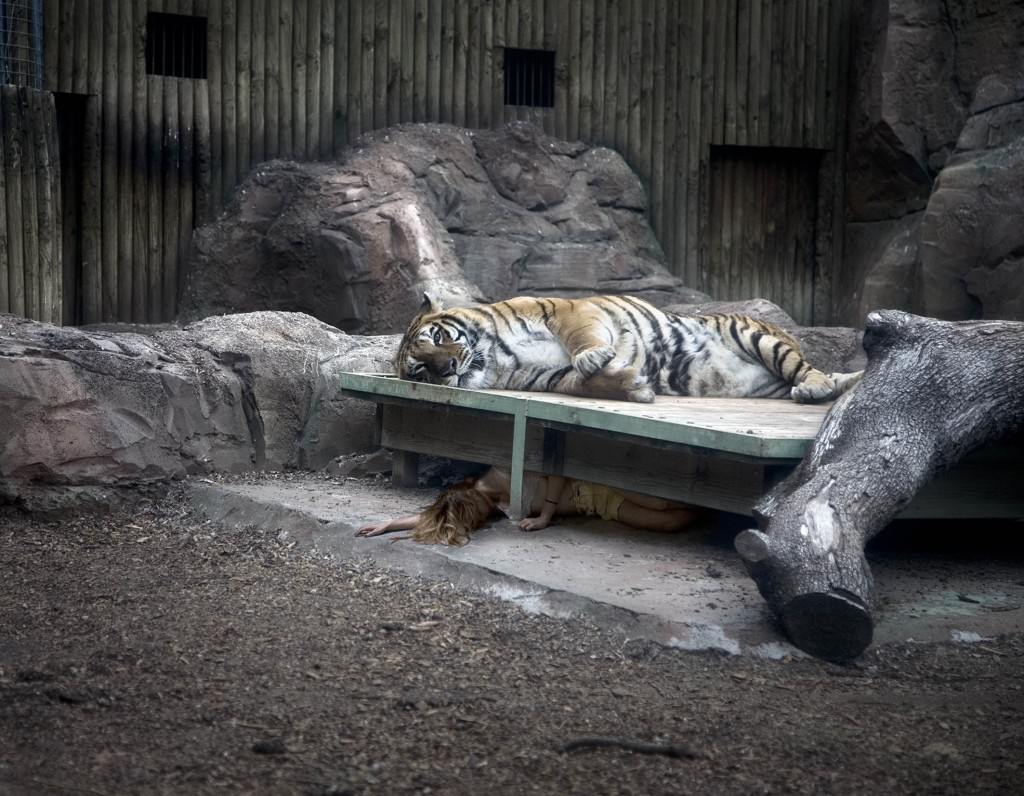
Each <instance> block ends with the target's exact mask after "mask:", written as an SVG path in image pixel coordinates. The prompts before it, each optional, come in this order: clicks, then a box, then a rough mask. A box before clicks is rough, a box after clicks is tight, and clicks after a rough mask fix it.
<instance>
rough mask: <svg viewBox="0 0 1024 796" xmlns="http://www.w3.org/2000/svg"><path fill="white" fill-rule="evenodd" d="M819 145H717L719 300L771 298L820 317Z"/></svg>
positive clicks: (712, 221)
mask: <svg viewBox="0 0 1024 796" xmlns="http://www.w3.org/2000/svg"><path fill="white" fill-rule="evenodd" d="M820 160H821V153H820V152H819V151H817V150H807V149H783V148H775V147H739V146H713V147H712V148H711V181H710V194H709V197H708V199H709V207H710V217H709V220H708V232H709V245H708V261H707V271H706V272H705V273H704V274H703V283H704V284H703V286H702V288H701V289H702V290H704V291H705V292H707V293H710V294H711V295H712V296H714V297H715V298H716V299H718V300H720V301H732V300H742V299H751V298H766V299H768V300H769V301H772V302H774V303H775V304H778V305H779V306H780V307H782V308H783V309H784V310H785V311H786V312H788V313H789V314H790V315H791V316H792V317H793V318H794V319H795V320H796V321H797V322H798V323H800V324H802V325H805V326H809V325H811V324H812V323H813V321H814V312H813V308H814V280H815V263H816V259H815V226H816V219H817V208H818V168H819V164H820Z"/></svg>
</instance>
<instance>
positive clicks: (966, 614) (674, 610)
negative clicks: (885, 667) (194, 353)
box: [190, 476, 1024, 657]
mask: <svg viewBox="0 0 1024 796" xmlns="http://www.w3.org/2000/svg"><path fill="white" fill-rule="evenodd" d="M190 494H191V497H192V500H193V501H194V502H195V504H196V505H197V506H198V507H200V508H201V509H202V510H203V511H204V512H205V513H206V514H207V516H209V517H210V519H212V520H214V521H217V522H224V523H229V524H234V525H248V524H253V525H258V526H260V527H263V528H269V529H273V530H276V531H277V532H278V533H279V534H280V535H281V537H282V538H283V539H286V540H290V541H292V542H294V543H295V544H296V545H297V546H299V547H301V548H303V549H307V550H310V551H315V552H318V553H321V554H323V555H326V556H331V557H338V558H345V559H358V558H364V557H365V558H370V559H372V560H374V561H375V562H377V563H379V564H381V565H384V566H389V567H395V568H398V569H400V570H402V571H404V572H406V573H408V574H411V575H415V576H425V577H429V578H437V579H443V580H447V581H449V582H451V583H452V584H453V585H454V586H455V587H457V588H462V589H471V590H474V591H482V592H486V593H490V594H493V595H495V596H497V597H500V598H502V599H506V600H510V601H513V602H515V603H517V604H519V605H520V606H521V607H522V608H523V609H525V610H527V611H531V612H540V613H544V614H549V615H554V616H563V617H575V616H585V617H587V618H589V619H590V620H592V621H594V622H596V623H598V624H599V625H601V626H603V627H606V628H609V629H611V630H614V631H616V632H620V633H621V634H622V635H623V636H624V637H626V638H630V639H641V640H650V641H653V642H656V643H659V644H663V645H667V646H674V647H680V648H686V649H720V650H723V651H726V652H729V653H741V652H749V653H752V654H757V655H763V656H768V657H779V656H783V655H786V654H792V655H799V654H800V653H799V652H798V651H796V650H795V648H793V647H792V646H791V645H789V644H788V643H787V642H786V641H785V639H784V638H783V636H782V635H781V634H780V632H779V630H778V628H777V627H776V625H775V623H774V622H773V619H772V617H771V615H770V614H769V612H768V610H767V608H766V607H765V604H764V602H763V600H762V599H761V597H760V595H759V594H758V593H757V590H756V588H755V587H754V585H753V582H752V581H751V580H750V579H749V578H748V577H747V575H746V572H745V571H744V569H743V567H742V565H741V564H740V562H739V560H738V559H737V557H736V556H735V554H734V553H733V551H732V547H731V533H729V532H725V531H723V530H722V529H721V528H720V527H717V526H715V525H713V520H709V522H708V523H706V524H705V525H704V526H700V527H698V528H696V529H694V530H692V531H689V532H686V533H682V534H670V535H664V534H654V533H648V532H643V531H635V530H632V529H630V528H627V527H625V526H623V525H620V524H618V523H612V522H607V521H604V520H598V519H592V518H586V519H585V518H572V519H570V520H566V521H564V522H563V523H562V524H560V525H558V526H553V527H550V528H547V529H545V530H544V531H540V532H537V533H531V534H525V533H523V532H521V531H519V529H518V528H517V527H516V526H515V525H514V524H513V523H511V522H509V521H507V520H501V521H496V522H494V523H493V524H492V525H490V526H488V527H487V528H485V529H483V530H481V531H479V532H478V533H477V534H476V535H475V537H474V538H473V540H472V541H471V542H470V543H469V544H468V545H466V546H465V547H461V548H451V547H444V546H424V545H418V544H415V543H413V542H411V541H408V540H396V539H395V538H394V537H387V536H385V537H378V538H374V539H362V538H356V537H354V535H353V533H354V530H355V529H356V528H358V527H359V526H361V525H364V524H366V523H369V522H373V521H377V520H382V519H388V518H390V517H394V516H398V515H401V514H409V513H413V512H415V511H417V510H419V509H420V508H421V507H422V506H423V505H425V504H426V503H428V502H429V501H430V500H431V499H432V498H433V496H434V495H435V494H436V492H434V491H431V490H416V489H400V488H397V487H393V486H391V485H390V484H389V483H387V482H382V481H371V480H362V479H348V480H345V481H343V482H342V481H339V482H332V481H328V480H323V479H320V478H316V477H309V478H303V477H294V476H289V477H288V478H287V479H280V478H273V477H268V478H265V479H257V480H253V479H249V480H246V481H235V482H231V481H225V482H214V481H209V480H205V479H201V480H197V481H194V482H192V484H191V485H190ZM870 560H871V565H872V569H873V571H874V574H875V580H876V584H877V587H878V595H879V606H878V612H877V617H878V623H877V625H876V629H875V643H876V644H884V643H886V642H888V641H905V640H907V639H914V640H917V641H922V642H924V641H937V640H950V639H951V638H952V639H954V640H961V641H980V640H983V639H984V638H985V637H989V636H992V635H996V634H998V633H1005V632H1019V631H1021V630H1024V566H1022V563H1021V561H1020V559H1019V558H1014V557H1012V556H1011V557H1009V558H1006V557H999V556H996V555H993V556H988V557H974V558H972V559H971V560H958V558H957V557H956V556H951V555H950V554H949V553H936V552H931V553H927V552H926V553H919V552H913V553H910V552H906V551H903V552H893V551H881V552H879V553H876V554H873V555H871V556H870Z"/></svg>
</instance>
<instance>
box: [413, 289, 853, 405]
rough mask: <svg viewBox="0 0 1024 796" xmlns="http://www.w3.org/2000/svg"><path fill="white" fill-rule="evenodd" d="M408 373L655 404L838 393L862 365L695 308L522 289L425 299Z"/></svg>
mask: <svg viewBox="0 0 1024 796" xmlns="http://www.w3.org/2000/svg"><path fill="white" fill-rule="evenodd" d="M395 372H396V373H397V375H398V376H399V377H401V378H403V379H411V380H413V381H423V382H429V383H432V384H444V385H447V386H449V387H466V388H470V389H488V388H493V389H507V390H539V391H548V392H560V393H569V394H572V395H583V396H588V397H593V398H618V399H625V400H629V401H640V402H645V403H646V402H650V401H653V400H654V396H655V395H656V394H658V395H691V396H698V397H719V398H784V397H787V396H790V397H792V398H793V399H794V400H796V401H801V402H815V401H827V400H831V399H833V398H835V397H837V396H838V395H839V394H841V393H843V392H845V391H846V390H847V389H849V388H850V387H852V386H853V385H854V384H856V383H857V381H859V380H860V375H861V374H860V373H838V374H836V373H833V374H825V373H822V372H821V371H819V370H815V369H814V368H813V367H811V365H810V364H809V363H808V362H807V361H806V360H805V359H804V358H803V355H802V354H801V353H800V347H799V345H798V344H797V342H796V340H794V339H793V338H792V337H790V336H789V335H788V334H787V333H786V332H784V331H783V330H782V329H779V328H778V327H776V326H773V325H771V324H768V323H764V322H763V321H759V320H757V319H755V318H750V317H747V316H745V315H703V316H698V317H692V318H691V317H684V316H681V315H675V314H673V313H669V312H663V311H662V310H659V309H658V308H656V307H654V306H653V305H651V304H648V303H647V302H646V301H642V300H640V299H637V298H632V297H629V296H593V297H591V298H585V299H559V298H528V297H525V296H524V297H518V298H513V299H509V300H508V301H499V302H496V303H494V304H486V305H482V306H476V307H460V308H455V309H450V310H444V309H442V308H441V307H440V306H439V305H437V304H435V303H434V302H433V301H432V300H431V299H430V298H429V297H426V299H425V301H424V303H423V306H422V307H421V308H420V313H419V315H417V316H416V318H415V319H414V320H413V321H412V323H411V324H410V326H409V329H408V330H407V331H406V333H405V336H404V337H403V338H402V342H401V345H400V346H399V349H398V353H397V355H396V357H395Z"/></svg>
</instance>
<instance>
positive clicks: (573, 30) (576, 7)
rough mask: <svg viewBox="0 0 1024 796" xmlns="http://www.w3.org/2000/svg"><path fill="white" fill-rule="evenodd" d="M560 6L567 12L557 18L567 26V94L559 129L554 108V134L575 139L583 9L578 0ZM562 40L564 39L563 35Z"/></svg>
mask: <svg viewBox="0 0 1024 796" xmlns="http://www.w3.org/2000/svg"><path fill="white" fill-rule="evenodd" d="M562 7H563V8H565V9H566V11H567V12H568V13H567V14H566V15H563V16H562V17H561V18H560V19H559V27H562V26H563V25H564V26H566V27H567V35H568V41H567V44H568V48H567V50H568V52H567V55H568V56H569V58H568V61H569V63H568V66H569V72H568V76H567V78H568V85H567V87H566V88H567V89H568V95H567V97H566V108H565V112H566V113H565V116H566V118H565V122H564V124H565V126H564V127H563V128H562V130H561V131H559V129H558V124H557V120H558V114H557V110H556V115H555V119H556V124H555V135H557V136H559V137H561V138H568V139H569V140H570V141H573V140H576V139H577V138H579V137H580V94H581V83H582V80H583V73H582V67H581V61H580V59H581V58H582V45H583V42H582V35H583V31H582V30H581V25H582V19H583V9H582V7H581V3H580V0H571V2H569V3H563V4H562ZM562 41H566V38H565V37H563V38H562Z"/></svg>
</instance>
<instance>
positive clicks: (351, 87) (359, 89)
mask: <svg viewBox="0 0 1024 796" xmlns="http://www.w3.org/2000/svg"><path fill="white" fill-rule="evenodd" d="M362 6H363V4H362V3H361V2H359V0H349V4H348V85H347V86H346V88H347V90H348V100H347V101H346V103H345V106H346V108H347V110H348V117H347V119H346V124H345V130H346V135H345V143H346V144H348V145H349V146H351V145H352V144H353V143H354V142H355V140H356V138H357V137H358V136H359V131H360V130H361V129H362V126H363V9H362Z"/></svg>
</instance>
